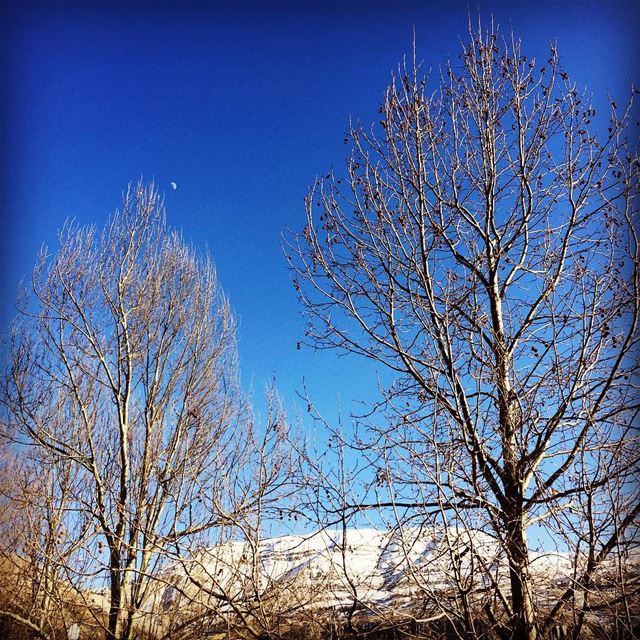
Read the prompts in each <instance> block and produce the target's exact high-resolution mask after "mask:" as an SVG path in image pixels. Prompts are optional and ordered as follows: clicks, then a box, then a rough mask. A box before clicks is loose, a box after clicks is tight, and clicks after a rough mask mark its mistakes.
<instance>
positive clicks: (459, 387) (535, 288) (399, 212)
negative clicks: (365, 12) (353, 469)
mask: <svg viewBox="0 0 640 640" xmlns="http://www.w3.org/2000/svg"><path fill="white" fill-rule="evenodd" d="M380 111H381V114H382V116H381V118H382V119H381V122H380V123H379V126H378V125H376V126H374V127H372V128H371V129H370V130H367V129H364V128H361V127H352V128H351V131H350V134H349V135H348V140H350V141H351V143H352V154H351V157H350V159H349V161H348V163H347V174H346V176H345V177H341V176H339V175H336V174H334V173H331V174H329V175H327V176H326V177H325V178H322V179H319V180H317V181H316V183H315V184H314V185H313V187H312V188H311V191H310V193H309V195H308V197H307V199H306V209H307V223H306V227H305V228H304V231H303V232H302V233H301V234H300V235H299V236H297V237H296V238H295V239H294V240H292V241H291V243H290V247H289V249H288V252H289V254H290V255H289V261H290V264H291V265H292V269H293V272H294V286H295V287H296V289H297V290H298V291H299V294H300V299H301V301H302V304H303V306H304V308H305V310H306V312H307V314H308V318H309V326H308V331H307V336H308V338H309V343H310V344H311V345H312V346H314V347H316V348H320V349H323V348H337V349H339V350H342V351H344V352H348V353H353V354H358V355H360V356H364V357H365V358H366V359H368V360H369V361H372V362H374V363H377V364H380V365H383V366H384V367H386V368H387V369H388V370H389V371H390V379H391V380H392V381H391V382H390V384H389V385H387V386H386V387H385V389H384V390H383V397H382V399H381V402H380V405H379V407H378V408H379V409H380V411H372V413H371V415H369V416H368V417H367V419H365V420H363V421H362V422H363V423H364V429H363V430H362V431H360V433H359V435H358V436H357V437H356V438H355V439H354V440H353V441H352V442H351V445H352V446H353V448H354V449H357V451H358V452H359V454H360V455H361V456H362V457H363V459H364V460H366V461H367V465H366V466H365V468H366V477H368V478H369V481H368V483H367V484H366V485H365V486H363V488H362V494H361V496H362V497H361V499H360V500H359V501H357V502H356V503H352V504H351V505H350V506H351V509H352V512H357V511H362V510H363V509H367V508H369V509H374V508H375V509H380V510H383V509H384V510H386V511H387V512H388V513H390V516H389V517H391V518H395V519H396V520H397V521H398V522H399V523H400V524H403V523H404V524H405V525H406V524H414V525H415V524H425V523H429V522H433V523H436V522H440V523H441V524H442V525H444V526H445V527H446V526H449V527H452V526H454V527H457V528H458V529H460V530H462V531H467V532H471V531H472V530H474V529H483V530H484V531H485V532H491V534H492V536H493V537H494V540H495V542H496V544H497V545H498V548H499V549H500V551H501V554H502V555H503V557H504V559H505V562H506V564H507V567H508V580H507V581H506V582H505V581H502V580H500V579H499V576H498V575H497V574H495V573H493V572H492V571H493V570H492V569H491V568H490V567H483V565H482V553H481V552H480V551H477V552H474V549H473V545H471V552H470V556H471V557H473V556H475V560H476V564H475V569H474V575H476V576H478V575H483V580H482V581H480V584H478V582H479V581H478V580H477V578H475V579H471V578H473V576H472V577H471V578H470V579H469V580H467V579H466V578H464V576H462V575H460V576H459V580H458V588H457V603H458V604H457V605H456V606H457V608H455V607H454V608H448V609H447V611H446V613H447V615H448V616H450V617H454V618H457V619H458V622H459V624H460V627H459V628H461V629H463V630H466V631H464V633H466V635H467V637H471V636H473V637H477V635H478V633H479V631H478V629H474V628H473V623H472V621H471V620H470V615H471V614H470V613H469V611H468V607H469V606H472V605H473V603H474V598H476V600H475V602H477V599H478V598H480V599H483V600H484V602H485V604H486V605H487V606H486V607H485V611H486V612H487V615H489V617H490V622H491V624H492V625H493V628H494V629H495V630H496V632H497V633H499V634H500V635H501V636H503V637H511V638H519V639H520V638H522V639H527V640H534V639H535V638H536V637H540V636H545V635H547V634H548V633H549V632H550V630H551V629H552V627H553V626H554V625H555V624H556V622H557V621H558V620H559V619H560V618H561V617H562V616H563V615H564V614H566V613H567V612H569V613H571V616H572V625H573V629H574V634H575V637H578V634H579V633H580V629H581V628H582V625H583V624H586V622H587V621H588V618H589V616H590V615H592V613H593V612H594V611H595V610H596V609H597V607H602V606H603V605H605V604H606V603H605V602H603V599H604V601H607V598H609V600H608V602H609V605H610V606H614V605H613V604H611V603H612V599H611V597H610V596H611V593H612V592H611V593H609V595H607V594H603V593H602V590H603V589H604V590H605V591H606V590H607V589H606V588H605V586H604V584H603V583H602V581H601V580H600V579H599V578H597V576H598V575H599V573H598V572H601V571H603V568H604V567H605V566H606V565H607V563H608V562H610V559H611V558H613V559H614V560H619V559H620V558H623V557H625V554H626V552H627V550H628V549H629V545H630V544H631V542H632V540H633V537H634V535H635V534H636V532H637V525H638V514H639V513H640V502H639V496H638V477H637V468H638V454H639V447H638V401H637V397H636V391H637V384H638V370H637V359H638V333H637V323H638V311H639V304H640V303H639V298H638V285H639V279H640V269H639V259H640V251H639V248H638V238H637V236H636V232H635V230H634V223H635V222H637V214H638V171H639V164H638V156H637V153H636V152H635V150H634V149H635V146H634V142H633V141H629V140H628V136H629V135H630V134H629V124H630V122H629V121H630V115H631V102H629V104H628V105H627V106H626V107H625V108H623V109H622V110H620V109H618V107H617V105H615V104H614V103H612V104H611V116H610V120H609V121H608V123H607V121H606V120H603V119H601V117H600V116H599V115H598V114H596V113H595V109H594V108H593V106H592V104H591V102H590V100H589V98H588V96H586V95H585V94H583V93H582V92H580V91H578V89H577V85H576V83H575V82H573V81H571V80H570V79H569V77H568V75H567V74H566V72H565V71H564V70H563V69H562V67H561V65H560V62H559V59H558V55H557V53H556V49H555V46H552V47H551V51H550V55H549V58H548V60H545V61H542V62H539V61H536V60H533V59H529V58H527V56H525V55H523V53H522V51H521V46H520V43H519V42H518V41H517V40H515V39H514V38H513V37H512V38H511V39H510V41H508V42H507V41H504V42H503V41H502V40H501V39H500V38H498V35H497V33H496V32H494V31H490V32H488V33H487V34H483V33H482V32H481V31H479V32H478V33H477V34H473V33H472V36H471V41H470V42H469V43H468V44H467V45H466V46H464V47H463V50H462V53H461V58H460V64H458V65H453V64H447V65H446V67H445V68H444V70H443V71H442V73H441V74H440V75H437V76H436V77H435V78H434V77H424V78H423V77H422V76H421V75H420V72H419V69H418V65H416V62H415V59H414V61H413V65H406V64H405V65H404V67H402V68H401V69H400V71H399V73H398V75H397V76H394V77H393V79H392V82H391V85H390V86H389V88H388V89H387V92H386V95H385V99H384V102H383V104H382V106H381V108H380ZM599 118H600V119H599ZM598 121H599V122H604V126H603V128H604V131H603V132H600V133H598V132H597V131H595V123H596V122H598ZM348 140H347V141H348ZM343 182H344V185H343V184H342V183H343ZM533 525H535V527H534V526H533ZM532 530H534V531H536V532H540V531H542V534H541V535H540V537H541V540H542V541H543V542H544V541H546V544H549V543H550V542H552V541H554V540H556V539H557V537H558V536H560V537H561V539H562V541H561V545H560V546H561V550H562V551H563V553H566V554H570V555H571V557H572V558H573V566H574V571H573V575H572V577H571V579H570V580H569V581H568V582H567V583H566V584H565V587H564V589H563V590H562V591H561V593H559V594H557V595H556V596H555V598H554V601H553V602H545V601H544V599H543V598H542V597H541V595H540V593H539V592H536V593H534V589H533V585H532V577H531V567H530V564H531V562H532V561H533V556H532V545H531V543H530V541H529V540H528V533H530V532H531V531H532ZM469 540H470V541H472V537H471V536H470V537H469ZM458 551H459V549H456V548H455V547H454V548H453V549H452V556H453V555H455V554H456V553H458ZM536 557H537V556H536ZM536 562H537V560H536ZM625 580H626V582H625V585H626V586H625V587H624V590H625V591H624V592H625V593H627V594H628V593H629V592H630V590H633V589H636V593H637V581H636V583H635V586H633V585H631V584H630V583H629V581H628V577H627V578H625ZM596 582H598V583H599V584H600V591H601V593H600V596H597V597H596V596H595V595H594V594H595V583H596ZM487 585H489V586H487ZM487 593H490V594H491V595H490V597H489V596H487V595H486V594H487ZM618 595H619V594H618ZM596 600H597V602H595V601H596ZM626 602H627V604H628V603H629V602H631V600H628V599H627V600H626ZM433 604H434V606H436V607H437V606H442V600H438V599H437V598H434V600H433ZM609 605H606V606H609ZM447 606H448V605H447ZM616 606H617V605H616ZM609 611H611V609H609ZM628 619H629V618H627V620H628Z"/></svg>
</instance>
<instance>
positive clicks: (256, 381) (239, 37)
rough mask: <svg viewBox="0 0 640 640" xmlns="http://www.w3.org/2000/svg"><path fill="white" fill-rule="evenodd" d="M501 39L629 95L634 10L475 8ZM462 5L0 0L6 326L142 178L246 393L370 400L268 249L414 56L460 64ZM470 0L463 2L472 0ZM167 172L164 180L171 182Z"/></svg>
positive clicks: (533, 5) (594, 86) (615, 6)
mask: <svg viewBox="0 0 640 640" xmlns="http://www.w3.org/2000/svg"><path fill="white" fill-rule="evenodd" d="M480 4H481V15H482V16H483V19H485V20H486V19H488V18H489V17H490V16H491V14H493V16H494V20H495V22H497V23H498V24H499V25H500V28H501V30H502V32H503V33H507V32H508V31H509V29H511V28H513V29H514V31H515V33H516V35H517V36H519V37H521V38H522V40H523V46H524V50H525V52H526V53H528V54H529V55H533V56H540V57H543V56H545V55H546V54H547V52H548V45H549V42H550V41H551V40H552V39H557V42H558V49H559V52H560V55H561V57H562V58H563V61H564V64H565V67H566V69H567V70H568V71H569V72H570V74H571V75H572V76H573V77H574V79H576V80H577V81H578V82H579V83H580V84H581V85H585V86H588V87H589V88H590V90H592V91H593V92H594V93H595V94H596V96H598V100H599V101H600V103H601V104H602V103H603V101H604V99H606V95H607V94H611V95H612V96H613V97H615V98H617V99H618V100H623V99H624V98H625V97H626V96H627V95H628V87H629V81H630V79H631V78H632V76H633V74H634V73H635V74H636V81H638V79H639V78H638V72H637V71H636V69H637V67H636V64H635V63H636V62H637V60H638V55H637V54H638V44H637V38H638V36H640V32H639V29H638V26H639V23H640V20H639V14H638V10H637V9H636V8H635V3H634V2H606V1H604V0H601V1H599V2H597V1H594V2H579V1H575V2H568V1H566V2H543V1H540V2H482V3H480ZM468 6H472V8H473V7H475V6H476V3H468V2H466V1H465V2H427V1H425V2H393V1H389V2H383V1H379V2H374V1H372V2H348V1H346V0H345V1H343V2H311V1H310V2H305V1H303V0H300V1H298V2H290V3H289V2H262V3H248V2H235V3H234V2H228V3H215V2H211V3H207V4H206V5H205V4H197V3H189V2H183V3H180V2H173V3H168V2H155V3H150V2H149V3H145V2H130V3H127V4H121V3H106V2H105V3H104V4H102V5H96V4H95V3H94V4H91V3H85V4H84V6H83V5H81V4H69V3H61V2H49V3H40V4H34V3H33V2H24V1H23V2H17V1H16V2H14V3H13V4H11V3H5V9H4V15H0V20H1V21H2V25H3V26H2V27H1V29H2V31H3V32H2V34H0V35H1V37H2V40H3V43H2V45H1V46H2V48H3V51H2V54H3V55H2V125H1V127H2V140H1V149H2V172H1V217H0V256H1V263H0V264H1V290H0V294H1V297H2V299H1V301H0V328H1V329H2V331H3V333H4V332H6V329H7V326H8V323H9V321H10V319H11V317H12V315H13V300H14V298H15V293H16V288H17V283H18V281H19V280H20V279H21V278H22V277H24V276H25V275H27V274H28V273H29V272H30V270H31V268H32V265H33V262H34V259H35V256H36V253H37V251H38V248H39V247H40V245H41V244H42V243H47V244H48V245H49V246H54V245H55V233H56V230H57V229H58V228H59V227H60V226H61V225H62V224H63V222H64V220H65V219H66V218H68V217H75V218H76V219H78V220H79V221H80V222H87V223H97V224H98V226H101V225H102V224H103V223H104V221H105V220H106V218H107V216H108V215H109V214H110V213H111V212H112V211H113V210H114V209H115V208H116V207H117V206H118V204H119V199H120V193H121V191H122V189H123V187H124V186H125V185H126V184H127V182H129V181H132V180H133V181H135V180H137V178H139V177H140V176H144V177H145V178H146V179H150V178H153V179H155V181H156V183H157V184H158V186H159V187H160V189H161V190H163V191H165V192H166V206H167V213H168V219H169V221H170V223H171V224H172V225H173V226H177V227H180V228H181V229H182V230H183V232H184V235H185V237H186V238H187V239H188V240H189V241H192V242H193V243H195V244H197V245H198V246H200V247H202V248H205V247H208V249H209V250H210V251H211V253H212V255H213V257H214V259H215V262H216V264H217V267H218V273H219V277H220V281H221V283H222V285H223V287H224V289H225V291H226V292H227V293H228V294H229V296H230V298H231V301H232V303H233V305H234V307H235V309H236V312H237V315H238V317H239V319H240V355H241V363H242V376H243V381H244V383H245V385H246V386H249V385H251V384H253V387H254V389H255V390H256V391H257V392H260V391H261V390H262V388H263V386H264V385H265V384H266V382H267V381H268V380H269V378H270V377H271V376H272V375H274V374H275V375H276V380H277V384H278V387H279V388H280V390H281V392H282V394H283V396H284V398H285V400H286V401H287V404H288V405H289V407H290V408H292V407H293V404H294V399H295V390H300V389H301V388H302V379H303V377H305V378H306V380H307V382H308V385H309V388H310V391H311V392H312V394H313V396H314V398H316V399H317V400H318V401H319V404H320V405H321V406H322V407H324V409H325V410H326V411H327V412H328V413H330V414H331V413H333V407H335V405H336V400H337V397H338V393H339V395H340V397H341V399H342V402H343V404H344V405H348V401H349V400H350V399H355V398H359V397H365V396H368V395H369V394H370V392H371V390H372V389H373V388H374V387H375V384H376V381H375V375H374V374H373V373H372V372H371V371H369V370H368V369H363V368H362V367H361V366H360V363H358V362H354V361H352V360H350V359H347V358H341V359H338V358H335V357H331V356H329V355H328V354H313V353H312V352H310V351H306V350H304V349H303V350H302V351H298V350H297V349H296V342H297V341H298V340H300V338H301V335H302V332H303V322H302V319H301V317H300V314H299V311H300V310H299V307H298V304H297V300H296V296H295V292H294V291H293V289H292V287H291V285H290V282H289V275H288V273H287V269H286V265H285V261H284V259H283V254H282V249H281V233H282V231H283V229H284V228H285V227H291V228H294V229H300V228H301V227H302V226H303V224H304V221H303V218H304V209H303V205H302V199H303V196H304V195H305V192H306V188H307V186H308V185H309V184H310V183H311V181H312V180H313V179H314V177H315V176H316V174H318V173H321V172H323V171H326V170H327V169H328V168H330V167H331V166H336V167H341V166H343V165H344V160H345V158H346V154H347V149H346V147H345V146H344V144H343V138H344V132H345V130H346V128H347V126H348V122H349V117H350V116H352V117H354V118H359V119H361V120H362V121H363V122H365V123H369V122H371V121H375V120H376V119H377V108H378V105H379V103H380V100H381V98H382V96H383V92H384V89H385V86H386V84H387V82H388V80H389V77H390V72H391V70H392V69H393V68H394V67H395V66H396V65H397V64H398V63H399V62H400V61H401V59H402V56H403V55H404V54H408V53H409V52H410V50H411V43H412V30H413V27H414V25H415V30H416V36H417V48H418V57H419V58H422V59H424V60H425V63H426V64H427V65H431V66H433V67H435V68H437V67H438V66H439V65H441V64H442V63H443V62H444V61H445V60H446V59H447V58H448V57H449V58H455V57H456V56H457V54H458V51H459V38H460V37H462V38H464V37H465V33H466V30H467V7H468ZM474 10H475V9H474ZM171 181H175V182H176V183H177V184H178V188H177V190H176V191H173V190H172V189H171V188H170V182H171Z"/></svg>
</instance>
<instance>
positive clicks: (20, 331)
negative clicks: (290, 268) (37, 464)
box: [3, 184, 253, 640]
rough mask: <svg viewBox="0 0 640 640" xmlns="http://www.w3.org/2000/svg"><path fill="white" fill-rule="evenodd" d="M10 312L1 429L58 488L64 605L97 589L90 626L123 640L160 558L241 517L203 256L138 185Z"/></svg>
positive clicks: (50, 265) (234, 381)
mask: <svg viewBox="0 0 640 640" xmlns="http://www.w3.org/2000/svg"><path fill="white" fill-rule="evenodd" d="M19 307H20V314H21V316H20V318H19V320H18V322H17V323H16V325H15V328H14V332H13V336H12V341H11V368H10V371H9V375H8V378H7V382H6V385H5V388H4V391H3V403H4V406H5V417H6V420H7V423H8V424H7V428H6V431H7V434H8V435H9V436H10V438H11V439H12V440H13V441H15V442H17V443H20V444H22V445H24V446H27V447H28V448H29V449H31V450H34V449H35V450H40V451H42V452H43V457H42V459H44V458H47V457H48V458H49V459H54V460H55V461H56V464H57V465H58V468H59V469H62V471H63V472H64V474H66V476H68V477H69V482H68V483H67V484H66V485H65V496H64V497H65V509H64V518H65V520H66V523H67V524H66V530H67V531H70V530H71V529H72V528H74V527H75V528H80V529H82V536H84V539H85V541H86V544H83V545H82V546H81V549H80V550H79V551H78V553H77V554H76V557H75V558H74V559H73V560H72V561H71V560H70V561H68V562H66V563H65V565H64V567H65V571H66V574H67V577H68V579H69V580H71V582H73V583H74V584H75V586H76V588H77V593H78V594H79V597H82V598H85V599H86V598H89V595H88V592H89V591H93V592H94V595H95V594H100V593H104V597H105V599H106V602H107V609H108V615H106V618H103V617H101V615H100V614H96V615H95V623H96V624H98V625H102V626H103V628H104V633H105V636H106V637H107V638H109V639H116V638H117V639H119V640H124V639H128V638H131V637H133V635H134V634H135V633H137V632H136V630H135V629H136V626H138V627H141V626H144V625H145V624H147V621H146V619H147V618H148V617H149V616H150V615H151V614H150V613H149V612H148V611H147V609H148V606H146V605H145V603H147V602H148V601H149V598H150V597H151V595H152V593H153V577H154V576H157V575H159V573H160V570H161V569H162V567H163V565H164V564H165V563H166V552H167V549H169V548H174V547H175V546H176V545H178V544H180V545H182V546H183V547H185V546H186V547H188V545H189V541H190V540H191V539H193V538H195V537H198V539H199V540H202V538H203V537H206V533H207V532H208V531H211V530H212V529H213V528H215V527H216V526H219V525H221V524H223V523H225V522H226V520H227V519H228V518H233V517H234V516H236V510H242V509H245V508H248V506H249V505H248V504H247V503H242V502H239V501H238V500H237V496H236V495H235V494H233V490H234V480H236V481H237V480H238V478H239V474H240V473H242V472H243V462H244V461H245V454H244V449H245V441H246V439H251V438H252V437H253V436H252V429H253V427H252V421H251V419H250V415H249V412H248V411H247V407H246V406H245V402H244V401H243V400H242V396H241V393H240V389H239V383H238V375H237V362H236V345H235V323H234V318H233V315H232V312H231V310H230V307H229V304H228V302H227V300H226V298H225V297H224V295H223V294H222V293H221V292H220V290H219V288H218V285H217V280H216V274H215V271H214V267H213V265H212V264H211V262H210V261H209V259H208V258H200V257H198V256H197V254H196V253H195V251H194V250H193V249H192V248H190V247H189V246H187V245H186V244H185V242H184V241H183V240H182V238H181V237H180V235H179V234H178V233H176V232H173V231H170V230H169V229H168V228H167V227H166V224H165V218H164V213H163V208H162V203H161V200H160V198H159V195H158V193H157V191H156V190H155V188H154V187H153V185H151V186H144V185H143V184H138V186H137V187H135V188H130V189H129V190H128V191H127V192H126V193H125V195H124V200H123V207H122V210H121V211H119V212H116V213H115V215H114V216H113V217H112V218H111V220H110V222H109V223H108V224H107V226H106V227H105V229H104V230H103V231H102V232H97V231H96V230H95V229H94V228H92V227H77V226H76V225H74V224H67V225H66V226H65V227H64V229H63V231H62V232H61V234H60V244H59V247H58V248H57V251H56V252H55V253H54V254H52V255H50V254H49V253H47V251H46V250H43V252H42V254H41V256H40V259H39V260H38V263H37V266H36V268H35V270H34V273H33V278H32V280H31V287H30V291H29V293H28V294H27V295H26V296H25V297H24V299H23V300H22V302H21V304H20V305H19ZM44 454H46V455H44ZM250 499H251V497H250V496H249V497H248V498H247V500H250ZM71 525H73V526H71ZM76 538H77V536H76ZM103 585H106V587H107V588H106V590H104V591H103V590H101V589H102V586H103ZM96 597H97V596H96ZM89 604H90V603H88V602H87V605H89ZM90 608H91V607H88V609H90ZM94 609H95V607H94Z"/></svg>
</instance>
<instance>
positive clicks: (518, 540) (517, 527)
mask: <svg viewBox="0 0 640 640" xmlns="http://www.w3.org/2000/svg"><path fill="white" fill-rule="evenodd" d="M505 529H506V534H507V541H506V550H507V555H508V558H509V579H510V583H511V602H512V605H511V606H512V608H513V617H512V621H511V625H510V626H511V637H512V638H513V640H536V639H537V638H538V632H537V629H536V624H535V612H534V610H533V600H532V595H531V593H532V591H531V575H530V573H529V549H528V546H527V537H526V533H525V529H524V518H523V514H522V508H521V503H520V504H519V505H516V506H515V508H514V509H513V510H512V511H511V513H510V514H507V521H506V522H505Z"/></svg>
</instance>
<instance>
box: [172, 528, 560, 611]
mask: <svg viewBox="0 0 640 640" xmlns="http://www.w3.org/2000/svg"><path fill="white" fill-rule="evenodd" d="M532 571H533V572H534V573H536V574H538V575H540V576H541V577H542V576H544V583H545V584H546V585H548V586H549V588H553V587H554V586H561V585H562V584H566V583H567V581H568V580H569V579H570V575H571V565H570V562H569V560H568V558H567V557H566V556H564V555H562V554H559V553H546V554H537V555H535V556H534V557H533V562H532ZM171 573H172V577H171V579H170V580H169V582H171V583H172V584H174V585H175V586H176V587H180V588H182V590H183V591H184V590H185V588H186V585H187V584H188V583H189V582H190V580H189V576H191V577H192V578H195V579H196V581H197V582H198V583H199V584H201V585H202V584H204V585H208V587H209V589H210V593H211V594H217V596H220V595H224V598H225V599H226V598H229V599H230V600H234V601H240V600H242V599H243V598H245V597H247V596H249V594H251V597H262V596H265V595H268V594H272V593H274V592H276V591H278V593H279V594H284V593H289V594H290V595H291V596H292V597H294V598H295V599H296V601H297V605H298V606H302V607H307V606H313V607H321V608H328V607H331V608H344V607H349V606H350V605H351V604H352V603H354V601H357V602H358V603H360V604H361V605H364V606H366V607H371V608H372V609H375V610H378V611H384V610H394V611H397V610H398V609H399V608H403V607H404V606H409V605H410V604H412V603H415V601H416V599H422V600H425V601H426V600H429V599H431V600H435V599H437V598H443V597H447V594H452V593H453V592H454V591H455V587H456V585H460V584H463V585H464V587H465V588H467V589H469V590H470V592H472V593H473V592H477V593H482V592H484V591H485V590H486V589H487V588H488V587H489V586H490V585H491V584H492V583H494V582H497V583H504V582H505V580H506V578H507V567H506V562H505V559H504V557H503V555H502V554H501V552H500V549H499V547H498V545H497V544H496V542H495V540H494V539H493V538H492V537H490V536H489V535H487V534H485V533H483V532H481V531H466V532H462V531H456V530H455V529H453V528H448V529H427V528H414V529H402V530H392V531H380V530H376V529H348V530H346V532H345V533H344V534H343V532H342V531H335V530H323V531H320V532H317V533H314V534H310V535H306V536H282V537H277V538H268V539H264V540H260V541H259V542H254V543H249V542H227V543H225V544H222V545H218V546H216V547H213V548H209V549H206V550H203V551H200V552H198V553H196V554H193V555H192V556H190V557H189V558H188V559H187V560H183V561H182V562H181V563H180V564H179V565H177V566H176V567H175V568H174V569H173V570H172V572H171ZM180 588H173V587H172V586H171V585H169V586H168V587H167V588H166V590H165V592H164V593H163V595H162V603H163V608H168V607H170V606H171V605H172V604H175V602H174V598H175V596H176V594H177V593H178V591H180Z"/></svg>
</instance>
